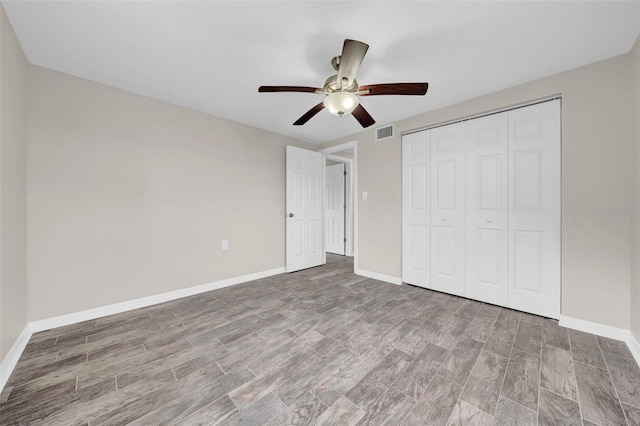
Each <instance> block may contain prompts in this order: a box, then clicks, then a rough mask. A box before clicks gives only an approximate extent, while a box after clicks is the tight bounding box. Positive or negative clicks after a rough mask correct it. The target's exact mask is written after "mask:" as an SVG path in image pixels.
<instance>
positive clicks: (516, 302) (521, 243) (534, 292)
mask: <svg viewBox="0 0 640 426" xmlns="http://www.w3.org/2000/svg"><path fill="white" fill-rule="evenodd" d="M508 116H509V227H508V228H509V234H508V235H509V236H508V238H509V250H508V252H509V254H508V256H509V265H510V270H509V300H508V306H509V307H511V308H514V309H520V310H523V311H527V312H532V313H535V314H538V315H543V316H547V317H551V318H558V317H559V315H560V291H561V290H560V218H561V212H560V204H561V200H560V188H561V186H560V182H561V180H560V173H561V157H560V154H561V147H560V101H559V100H556V101H550V102H545V103H541V104H537V105H533V106H530V107H526V108H521V109H517V110H513V111H509V113H508Z"/></svg>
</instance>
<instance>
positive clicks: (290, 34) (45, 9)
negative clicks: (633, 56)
mask: <svg viewBox="0 0 640 426" xmlns="http://www.w3.org/2000/svg"><path fill="white" fill-rule="evenodd" d="M2 3H3V5H4V7H5V10H6V11H7V14H8V16H9V19H10V20H11V23H12V25H13V27H14V29H15V31H16V33H17V35H18V38H19V40H20V43H21V44H22V47H23V49H24V51H25V54H26V55H27V58H28V59H29V61H30V62H31V63H33V64H36V65H41V66H43V67H47V68H52V69H54V70H58V71H62V72H65V73H69V74H73V75H76V76H79V77H83V78H86V79H89V80H93V81H97V82H100V83H104V84H107V85H111V86H115V87H118V88H121V89H125V90H129V91H131V92H135V93H139V94H142V95H146V96H149V97H152V98H156V99H160V100H164V101H167V102H171V103H174V104H178V105H182V106H185V107H188V108H193V109H196V110H199V111H204V112H208V113H211V114H214V115H217V116H221V117H225V118H228V119H231V120H236V121H239V122H242V123H246V124H249V125H252V126H256V127H260V128H263V129H268V130H272V131H274V132H278V133H281V134H285V135H289V136H292V137H295V138H299V139H303V140H307V141H311V142H315V143H320V142H324V141H328V140H332V139H335V138H337V137H341V136H346V135H349V134H353V133H356V132H358V131H360V130H361V127H360V126H359V124H358V123H357V122H356V121H355V119H353V117H344V118H339V117H336V116H333V115H331V114H329V113H328V112H327V111H322V112H321V113H319V114H318V115H317V116H316V117H314V118H313V119H312V120H311V121H309V122H308V123H307V124H306V125H305V126H302V127H298V126H292V125H291V123H293V122H294V121H295V120H296V119H297V118H298V117H300V116H301V115H302V114H303V113H304V112H306V111H307V110H308V109H310V108H311V107H312V106H313V105H315V104H317V103H318V102H320V101H321V100H322V95H316V94H308V93H261V94H258V86H260V85H263V84H266V85H281V84H284V85H304V86H315V87H321V86H322V84H323V82H324V80H325V79H326V78H327V77H328V76H329V75H331V74H333V69H332V68H331V65H330V59H331V58H332V57H333V56H335V55H338V54H339V53H340V51H341V49H342V42H343V40H344V39H345V38H354V39H357V40H361V41H364V42H366V43H368V44H369V45H370V48H369V52H368V54H367V56H366V58H365V60H364V62H363V64H362V68H361V69H360V73H359V74H358V82H359V83H360V84H373V83H393V82H412V81H427V82H429V84H430V86H429V92H428V93H427V96H424V97H414V96H378V97H368V98H362V104H363V106H364V107H365V108H366V109H367V110H368V111H369V113H370V114H371V115H372V116H373V117H374V118H375V119H376V121H377V123H376V125H374V126H378V125H383V124H386V123H391V122H393V121H396V120H398V119H401V118H405V117H409V116H412V115H416V114H420V113H423V112H426V111H430V110H433V109H436V108H440V107H443V106H445V105H450V104H453V103H456V102H459V101H462V100H465V99H470V98H473V97H476V96H480V95H483V94H486V93H490V92H494V91H496V90H500V89H503V88H506V87H510V86H513V85H516V84H519V83H523V82H526V81H529V80H533V79H537V78H540V77H543V76H547V75H550V74H554V73H557V72H560V71H564V70H568V69H571V68H575V67H578V66H580V65H585V64H588V63H592V62H595V61H598V60H601V59H605V58H608V57H612V56H615V55H619V54H623V53H626V52H628V51H629V50H630V49H631V47H632V45H633V43H634V41H635V40H636V38H637V36H638V34H639V32H640V2H639V1H633V2H614V1H606V2H592V1H588V2H581V1H571V2H559V1H552V2H525V1H512V2H480V1H475V2H452V1H446V2H445V1H440V2H438V1H430V2H415V1H414V2H398V1H396V2H365V1H356V2H333V1H329V2H302V1H298V2H273V1H258V2H242V1H234V2H219V1H216V2H206V1H195V2H191V1H175V2H168V1H151V2H133V1H130V2H96V1H91V2H79V1H72V2H61V1H46V2H37V1H28V2H25V1H23V2H14V1H2ZM594 84H597V82H594Z"/></svg>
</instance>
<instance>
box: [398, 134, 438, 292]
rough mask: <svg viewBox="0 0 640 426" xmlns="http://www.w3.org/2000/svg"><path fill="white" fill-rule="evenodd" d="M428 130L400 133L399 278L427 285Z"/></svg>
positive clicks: (428, 276)
mask: <svg viewBox="0 0 640 426" xmlns="http://www.w3.org/2000/svg"><path fill="white" fill-rule="evenodd" d="M429 144H430V131H429V130H425V131H422V132H417V133H412V134H409V135H405V136H403V137H402V203H403V205H402V281H403V282H406V283H409V284H414V285H418V286H421V287H427V288H429V287H430V286H429V278H430V274H429V260H430V258H429V241H430V235H429V234H430V229H429V217H430V214H429V210H430V208H431V201H430V199H429V185H430V164H429Z"/></svg>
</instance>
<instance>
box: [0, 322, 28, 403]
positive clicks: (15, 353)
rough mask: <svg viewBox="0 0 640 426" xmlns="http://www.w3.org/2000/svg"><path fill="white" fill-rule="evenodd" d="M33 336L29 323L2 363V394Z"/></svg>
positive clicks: (0, 387)
mask: <svg viewBox="0 0 640 426" xmlns="http://www.w3.org/2000/svg"><path fill="white" fill-rule="evenodd" d="M32 334H33V331H32V330H31V326H30V324H28V323H27V325H25V326H24V329H23V330H22V333H20V335H19V336H18V338H17V339H16V341H15V342H13V346H11V349H9V352H7V354H6V355H5V357H4V358H3V359H2V362H0V392H2V389H4V385H6V384H7V380H9V376H11V373H12V372H13V369H14V368H15V367H16V364H17V363H18V360H19V359H20V356H21V355H22V352H24V348H26V347H27V343H29V339H31V335H32Z"/></svg>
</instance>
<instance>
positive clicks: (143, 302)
mask: <svg viewBox="0 0 640 426" xmlns="http://www.w3.org/2000/svg"><path fill="white" fill-rule="evenodd" d="M282 273H284V267H281V268H275V269H269V270H267V271H261V272H256V273H253V274H247V275H242V276H239V277H234V278H227V279H224V280H220V281H215V282H212V283H207V284H201V285H197V286H194V287H188V288H183V289H180V290H175V291H170V292H167V293H162V294H156V295H153V296H148V297H142V298H140V299H134V300H129V301H126V302H121V303H114V304H113V305H107V306H101V307H98V308H93V309H87V310H85V311H80V312H73V313H70V314H66V315H60V316H57V317H53V318H46V319H42V320H38V321H32V322H30V323H28V324H27V325H26V326H25V328H24V330H23V331H22V333H21V334H20V336H19V337H18V339H17V340H16V341H15V342H14V344H13V346H12V347H11V349H10V350H9V352H8V353H7V355H6V356H5V357H4V359H3V360H2V362H0V392H1V391H2V389H4V385H5V384H6V383H7V380H9V376H11V373H12V372H13V369H14V368H15V366H16V364H17V363H18V360H19V359H20V356H21V355H22V352H23V351H24V348H25V347H26V346H27V343H29V339H31V336H32V334H33V333H37V332H39V331H44V330H49V329H52V328H57V327H63V326H65V325H70V324H75V323H78V322H82V321H88V320H92V319H96V318H101V317H105V316H107V315H113V314H119V313H122V312H126V311H130V310H133V309H139V308H145V307H147V306H151V305H157V304H158V303H163V302H170V301H172V300H176V299H181V298H183V297H187V296H193V295H195V294H200V293H205V292H207V291H211V290H217V289H220V288H224V287H229V286H232V285H236V284H241V283H245V282H248V281H253V280H258V279H260V278H266V277H270V276H273V275H278V274H282Z"/></svg>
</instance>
